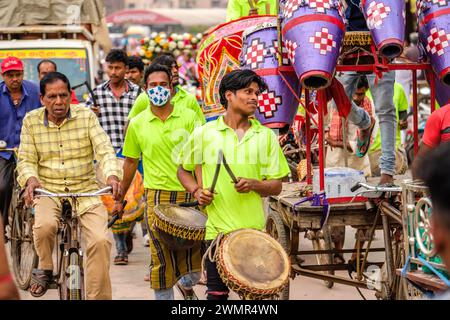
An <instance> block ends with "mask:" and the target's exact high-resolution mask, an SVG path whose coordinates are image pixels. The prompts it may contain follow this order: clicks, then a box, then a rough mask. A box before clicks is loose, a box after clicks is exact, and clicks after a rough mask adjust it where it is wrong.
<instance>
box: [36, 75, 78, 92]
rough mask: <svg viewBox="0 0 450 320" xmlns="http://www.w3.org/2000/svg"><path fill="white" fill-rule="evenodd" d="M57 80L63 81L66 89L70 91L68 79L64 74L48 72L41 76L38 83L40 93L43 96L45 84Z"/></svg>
mask: <svg viewBox="0 0 450 320" xmlns="http://www.w3.org/2000/svg"><path fill="white" fill-rule="evenodd" d="M58 80H61V81H62V82H64V83H65V84H66V85H67V90H68V91H69V92H71V89H70V88H71V87H70V82H69V79H67V77H66V76H65V75H64V74H62V73H61V72H49V73H47V74H46V75H45V76H44V77H43V78H42V80H41V82H40V83H39V85H40V89H41V95H42V96H45V87H46V86H47V84H51V83H54V82H56V81H58Z"/></svg>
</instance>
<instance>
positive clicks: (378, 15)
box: [366, 1, 391, 29]
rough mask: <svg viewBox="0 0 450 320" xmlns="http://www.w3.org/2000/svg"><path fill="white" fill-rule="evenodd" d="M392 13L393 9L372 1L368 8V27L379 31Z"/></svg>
mask: <svg viewBox="0 0 450 320" xmlns="http://www.w3.org/2000/svg"><path fill="white" fill-rule="evenodd" d="M390 12H391V7H389V6H386V5H384V3H382V2H376V1H372V2H371V3H370V4H369V7H368V8H367V11H366V14H367V26H368V27H369V28H370V29H378V28H380V27H381V25H382V24H383V20H384V19H386V18H387V16H388V15H389V13H390Z"/></svg>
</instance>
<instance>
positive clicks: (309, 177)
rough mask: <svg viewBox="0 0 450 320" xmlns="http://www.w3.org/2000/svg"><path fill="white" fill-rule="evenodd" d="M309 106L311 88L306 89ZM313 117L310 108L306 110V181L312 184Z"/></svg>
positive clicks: (307, 105)
mask: <svg viewBox="0 0 450 320" xmlns="http://www.w3.org/2000/svg"><path fill="white" fill-rule="evenodd" d="M308 107H309V90H308V89H305V109H307V108H308ZM310 130H311V118H310V116H309V112H308V110H305V131H306V132H305V134H306V182H307V183H308V184H312V172H311V132H310Z"/></svg>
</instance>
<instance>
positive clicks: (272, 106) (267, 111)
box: [258, 90, 281, 119]
mask: <svg viewBox="0 0 450 320" xmlns="http://www.w3.org/2000/svg"><path fill="white" fill-rule="evenodd" d="M258 105H259V112H260V113H262V114H263V115H264V117H265V118H266V119H268V118H272V117H273V116H274V114H275V112H276V111H277V110H278V106H279V105H281V97H280V96H277V95H276V93H275V92H274V91H267V90H265V91H263V92H262V93H261V94H260V95H259V96H258Z"/></svg>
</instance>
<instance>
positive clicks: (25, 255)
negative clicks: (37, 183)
mask: <svg viewBox="0 0 450 320" xmlns="http://www.w3.org/2000/svg"><path fill="white" fill-rule="evenodd" d="M0 151H7V152H12V153H13V156H14V158H15V159H17V148H7V145H6V142H4V141H0ZM17 175H18V174H17V169H16V168H15V169H14V184H13V192H12V197H11V204H10V206H9V212H8V222H9V227H8V228H9V232H6V234H7V241H9V242H10V248H11V257H12V269H13V273H14V278H15V280H16V282H17V285H18V287H19V288H20V289H22V290H27V289H28V288H29V286H30V282H31V275H32V271H33V269H34V268H36V267H37V264H38V256H37V253H36V250H35V249H34V241H33V225H34V214H33V211H32V209H31V208H27V207H26V206H25V201H24V198H23V190H21V188H20V186H19V184H18V183H17Z"/></svg>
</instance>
